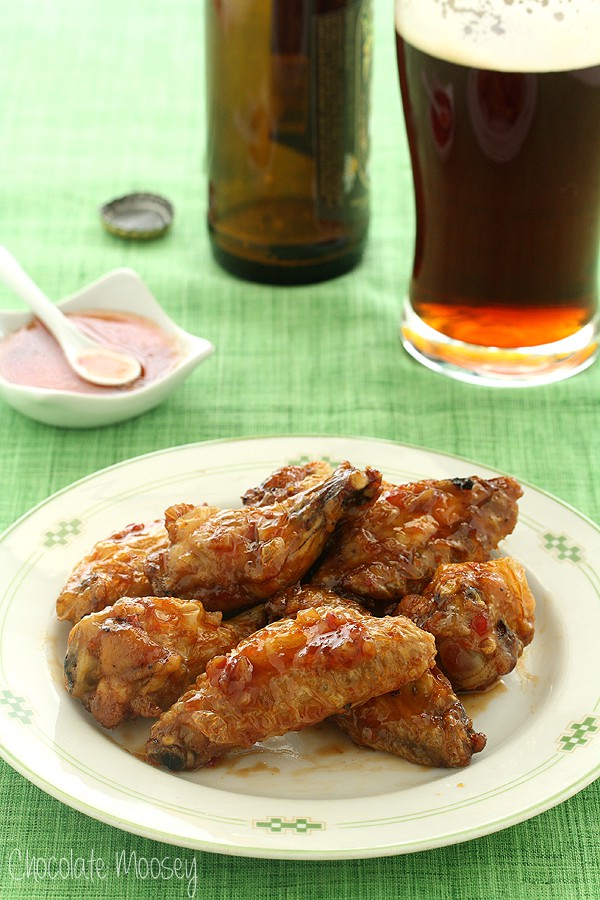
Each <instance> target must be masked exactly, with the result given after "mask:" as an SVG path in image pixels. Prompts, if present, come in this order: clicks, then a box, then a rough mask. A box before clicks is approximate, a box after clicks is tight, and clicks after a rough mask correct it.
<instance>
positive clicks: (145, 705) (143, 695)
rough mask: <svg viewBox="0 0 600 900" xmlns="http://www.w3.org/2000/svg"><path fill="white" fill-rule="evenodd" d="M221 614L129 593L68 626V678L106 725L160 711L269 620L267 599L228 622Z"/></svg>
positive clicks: (77, 694)
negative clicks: (211, 662)
mask: <svg viewBox="0 0 600 900" xmlns="http://www.w3.org/2000/svg"><path fill="white" fill-rule="evenodd" d="M221 618H222V617H221V614H220V613H214V612H213V613H211V612H206V611H205V610H204V608H203V607H202V605H201V604H199V603H194V602H191V601H185V600H177V599H175V598H173V597H144V598H130V597H124V598H122V599H121V600H118V601H117V602H116V603H115V604H114V605H113V606H112V607H108V608H106V609H104V610H102V611H101V612H97V613H91V614H90V615H88V616H86V617H85V618H83V619H81V621H80V622H79V623H78V624H77V625H75V626H74V627H73V628H72V629H71V633H70V635H69V641H68V646H67V655H66V658H65V666H64V672H65V686H66V688H67V690H68V692H69V693H70V694H71V695H72V696H73V697H76V698H77V699H79V700H81V702H82V703H83V705H84V706H85V707H86V709H88V710H89V711H90V712H91V714H92V715H93V716H94V718H95V719H96V720H97V721H98V722H100V724H101V725H104V726H105V727H106V728H114V727H115V726H116V725H118V724H119V723H120V722H122V721H124V720H125V719H131V718H134V717H135V716H158V715H160V713H161V712H162V711H163V710H165V709H168V708H169V706H171V704H172V703H174V702H175V700H177V698H178V697H179V696H180V695H181V694H182V693H183V691H184V690H185V689H186V688H188V687H189V685H190V684H192V682H193V681H194V680H195V679H196V678H197V677H198V675H199V674H200V673H201V672H203V671H204V669H205V668H206V664H207V663H208V661H209V660H210V659H212V658H213V656H217V655H221V654H223V653H227V652H228V651H229V650H231V649H232V648H233V647H235V645H236V644H237V643H238V642H239V641H240V640H241V639H242V638H244V637H247V636H248V635H249V634H252V632H253V631H256V630H257V629H258V628H261V627H262V626H263V625H264V624H265V613H264V609H263V608H262V607H256V608H255V609H251V610H248V611H246V612H245V613H243V614H242V615H240V616H238V618H237V619H230V620H229V621H228V622H222V621H221Z"/></svg>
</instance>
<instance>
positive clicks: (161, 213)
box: [100, 193, 174, 241]
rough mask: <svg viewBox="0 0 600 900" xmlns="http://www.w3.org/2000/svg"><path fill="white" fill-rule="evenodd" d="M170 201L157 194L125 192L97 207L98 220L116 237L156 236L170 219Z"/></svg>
mask: <svg viewBox="0 0 600 900" xmlns="http://www.w3.org/2000/svg"><path fill="white" fill-rule="evenodd" d="M173 212H174V210H173V204H172V203H170V201H169V200H167V199H166V198H165V197H161V196H160V195H159V194H141V193H137V194H127V195H126V196H125V197H117V198H116V199H115V200H111V201H110V202H109V203H105V204H104V206H102V207H101V208H100V216H101V218H102V223H103V225H104V227H105V228H106V230H107V231H109V232H110V233H111V234H116V235H117V236H118V237H122V238H128V239H130V240H138V241H144V240H149V239H150V238H155V237H159V235H161V234H164V233H165V231H166V230H167V229H168V228H169V226H170V225H171V222H172V221H173Z"/></svg>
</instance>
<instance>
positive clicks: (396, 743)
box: [333, 666, 486, 767]
mask: <svg viewBox="0 0 600 900" xmlns="http://www.w3.org/2000/svg"><path fill="white" fill-rule="evenodd" d="M333 721H334V722H336V724H337V725H339V727H340V728H341V729H342V730H343V731H345V732H346V733H347V734H349V735H350V737H351V738H352V740H353V741H354V742H355V743H356V744H360V745H361V746H363V747H371V748H372V749H373V750H383V751H385V752H386V753H392V754H394V755H395V756H401V757H402V758H403V759H406V760H408V761H409V762H412V763H417V764H418V765H424V766H442V767H458V766H467V765H468V764H469V763H470V761H471V757H472V756H473V754H474V753H479V752H480V751H481V750H483V748H484V747H485V744H486V737H485V735H483V734H480V733H479V732H476V731H474V730H473V723H472V721H471V719H470V718H469V717H468V716H467V714H466V712H465V710H464V709H463V706H462V704H461V702H460V700H459V699H458V697H457V696H456V694H455V693H454V691H453V690H452V686H451V685H450V682H449V681H448V679H447V678H445V676H444V675H443V674H442V673H441V672H440V670H439V669H438V668H437V666H435V667H434V668H433V669H429V670H428V671H426V672H424V673H423V675H421V677H420V678H418V679H417V680H416V681H411V682H409V683H408V684H404V685H402V686H401V687H400V688H398V689H397V690H395V691H392V692H391V693H389V694H384V695H383V696H381V697H374V698H373V699H372V700H367V702H366V703H363V704H361V705H360V706H355V707H353V709H351V710H349V711H348V712H345V713H343V714H341V715H338V716H334V718H333Z"/></svg>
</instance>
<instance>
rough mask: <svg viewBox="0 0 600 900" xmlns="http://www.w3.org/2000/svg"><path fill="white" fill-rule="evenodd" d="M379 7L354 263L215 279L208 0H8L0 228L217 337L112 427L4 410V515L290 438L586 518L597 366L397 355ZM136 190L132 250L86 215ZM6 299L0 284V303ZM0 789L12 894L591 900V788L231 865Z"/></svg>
mask: <svg viewBox="0 0 600 900" xmlns="http://www.w3.org/2000/svg"><path fill="white" fill-rule="evenodd" d="M206 2H208V0H206ZM374 5H375V8H376V9H375V70H374V80H375V84H374V91H373V109H372V167H371V175H372V224H371V230H370V239H369V245H368V250H367V252H366V255H365V258H364V260H363V263H362V264H361V265H360V266H359V267H358V268H357V269H356V270H355V271H353V272H352V273H350V274H349V275H346V276H344V277H341V278H338V279H335V280H333V281H330V282H327V283H323V284H318V285H313V286H309V287H297V288H289V289H288V288H275V287H265V286H257V285H252V284H249V283H244V282H241V281H239V280H236V279H234V278H232V277H229V276H228V275H226V274H225V273H224V272H223V271H222V270H220V269H219V268H218V267H217V265H216V264H215V263H214V262H213V260H212V258H211V255H210V251H209V245H208V238H207V234H206V228H205V214H206V183H205V170H204V156H205V149H204V139H205V129H204V102H203V64H204V63H203V50H202V46H203V45H202V17H203V0H199V2H198V0H178V2H177V3H168V2H166V0H143V2H142V0H127V2H122V0H102V2H101V3H100V2H97V0H18V2H17V0H5V2H4V3H3V4H2V6H1V9H0V28H1V32H2V52H1V53H0V97H1V100H0V116H1V120H0V121H1V135H2V137H1V140H0V198H1V199H0V241H2V242H3V243H5V244H6V245H8V246H9V248H10V249H11V250H12V252H13V253H14V254H15V255H16V256H17V258H18V259H20V260H21V261H22V263H23V265H24V266H25V268H26V269H28V271H29V272H30V273H31V274H32V276H33V277H34V278H35V279H36V280H37V281H38V283H39V284H40V285H42V286H43V287H44V288H45V290H46V291H47V293H48V294H49V295H50V296H51V297H54V298H57V299H58V298H59V297H63V296H67V295H69V294H70V293H72V292H74V291H75V290H77V289H78V288H80V287H81V286H83V285H84V284H86V283H87V282H90V281H92V280H94V279H95V278H97V277H99V276H100V275H102V274H103V273H105V272H107V271H109V270H110V269H113V268H116V267H119V266H131V267H132V268H134V269H136V270H137V271H138V272H139V273H140V274H141V276H142V277H143V278H144V280H145V281H146V282H147V284H148V285H149V287H150V289H151V290H152V292H153V293H154V294H155V295H156V297H157V298H158V299H159V300H160V302H161V303H162V304H163V305H164V307H165V309H166V310H167V312H168V313H169V314H170V315H171V316H172V317H173V318H174V319H175V320H176V321H177V322H178V323H179V324H180V325H181V326H183V327H184V328H187V329H189V330H190V331H193V332H196V333H198V334H201V335H203V336H205V337H207V338H208V339H210V340H211V341H212V342H213V343H214V344H215V347H216V352H215V354H214V355H213V356H212V357H211V358H210V359H209V360H208V361H207V362H206V363H204V364H203V365H202V366H201V367H200V368H199V369H198V370H197V371H196V372H195V373H194V375H193V376H192V377H191V378H190V379H189V380H188V381H187V382H186V383H185V384H184V385H183V387H182V388H181V389H180V390H179V391H178V392H177V393H176V394H174V395H173V396H172V397H171V398H170V399H169V400H168V401H167V402H165V403H164V404H163V405H161V406H160V407H158V408H156V409H155V410H153V411H151V412H149V413H147V414H146V415H144V416H142V417H140V418H137V419H133V420H130V421H127V422H124V423H122V424H119V425H115V426H112V427H107V428H102V429H90V430H85V431H84V430H79V431H77V430H75V431H67V430H61V429H58V428H51V427H46V426H43V425H40V424H37V423H36V422H34V421H31V420H29V419H26V418H23V417H22V416H20V415H19V414H18V413H16V412H14V411H13V410H11V409H9V408H8V407H6V406H4V405H2V406H1V407H0V472H1V473H2V475H1V478H2V490H1V491H0V527H1V528H5V527H8V526H9V525H10V524H11V523H12V522H14V521H15V520H16V519H17V518H18V517H19V516H20V515H21V514H23V513H24V512H26V511H27V510H28V509H30V508H31V507H32V506H34V505H35V504H36V503H38V502H40V501H42V500H43V499H45V498H46V497H48V496H49V495H50V494H51V493H53V492H54V491H57V490H59V489H61V488H63V487H64V486H65V485H68V484H69V483H71V482H73V481H74V480H76V479H78V478H81V477H84V476H86V475H88V474H90V473H92V472H95V471H96V470H98V469H100V468H102V467H105V466H108V465H111V464H113V463H116V462H119V461H121V460H124V459H127V458H129V457H133V456H136V455H138V454H142V453H147V452H150V451H153V450H158V449H162V448H167V447H171V446H175V445H178V444H183V443H189V442H194V441H203V440H213V439H220V438H231V437H238V436H245V435H257V434H263V435H271V434H306V433H312V434H324V435H353V436H370V437H374V438H385V439H391V440H396V441H400V442H403V443H410V444H415V445H419V446H423V447H427V448H430V449H432V450H441V451H447V452H450V453H453V454H458V455H461V456H465V457H467V458H468V459H471V460H476V461H478V462H480V463H481V464H483V465H487V466H490V467H493V468H497V469H499V470H501V471H505V472H510V473H511V474H513V475H515V476H516V477H517V478H519V479H522V480H524V481H526V482H528V483H530V484H534V485H536V486H537V487H540V488H542V489H543V490H545V491H548V492H550V493H552V494H554V495H556V496H558V497H560V498H561V499H562V500H563V501H566V502H567V503H569V504H571V505H573V506H575V507H576V508H578V509H579V510H580V511H581V512H583V513H585V514H586V515H587V516H589V517H590V518H592V519H594V520H595V521H600V451H599V449H598V435H599V433H600V365H595V366H593V367H592V368H591V369H589V370H588V371H587V372H585V373H583V374H582V375H579V376H577V377H576V378H574V379H572V380H569V381H567V382H564V383H562V384H557V385H554V386H548V387H544V388H536V389H527V390H504V389H489V388H481V387H479V388H475V387H472V386H468V385H465V384H460V383H458V382H455V381H451V380H449V379H444V378H441V377H439V376H437V375H435V374H433V373H431V372H429V371H427V370H426V369H424V368H422V367H420V366H418V365H417V364H416V363H415V362H414V361H413V360H411V359H410V358H409V357H408V356H407V355H406V354H405V352H404V351H403V350H402V348H401V345H400V341H399V338H398V324H399V316H400V308H401V302H402V297H403V292H404V288H405V285H406V283H407V279H408V276H409V272H410V266H411V257H412V247H413V239H414V210H413V198H412V187H411V175H410V164H409V158H408V152H407V147H406V138H405V131H404V125H403V121H402V113H401V105H400V98H399V90H398V84H397V73H396V62H395V46H394V30H393V9H392V7H393V4H392V2H391V0H377V2H376V3H375V4H374ZM135 190H142V191H153V192H158V193H164V194H165V195H167V196H168V197H169V198H170V199H171V200H172V202H173V203H174V206H175V219H174V224H173V228H172V230H171V231H170V232H169V233H168V234H167V236H166V237H164V238H162V239H160V240H157V241H154V242H151V243H147V244H136V243H127V242H124V241H122V240H119V239H118V238H115V237H113V236H111V235H109V234H107V233H105V232H104V231H103V229H102V227H101V225H100V221H99V217H98V207H99V206H100V205H101V204H102V203H104V202H105V201H107V200H109V199H111V198H113V197H117V196H120V195H122V194H125V193H128V192H130V191H135ZM14 305H15V302H14V300H13V298H12V297H11V296H10V295H9V293H8V291H5V290H4V289H2V290H1V291H0V306H1V307H2V308H10V307H14ZM599 550H600V548H599ZM569 602H570V601H569ZM573 615H577V611H576V607H575V606H574V608H573ZM582 627H585V623H582ZM0 797H1V798H2V799H1V804H2V815H1V817H0V896H1V897H2V898H5V900H21V898H24V897H28V898H38V897H39V898H46V897H48V898H52V900H63V898H64V900H67V898H68V900H72V898H73V897H79V896H81V897H83V896H85V897H86V898H89V900H93V898H105V897H106V898H108V897H114V896H119V897H122V898H123V900H126V898H145V897H147V898H155V897H159V896H160V897H162V898H165V900H170V898H180V897H186V896H196V897H199V898H200V897H201V898H206V900H221V898H222V900H232V898H233V900H243V898H246V897H247V898H252V900H254V898H258V897H262V898H271V897H272V898H278V900H279V898H281V900H284V898H286V900H287V898H289V900H292V898H294V900H304V898H306V900H315V898H321V900H339V898H369V900H384V898H385V900H389V898H392V897H407V898H415V900H421V898H422V900H459V898H460V900H480V898H485V900H495V898H512V900H525V898H531V900H570V898H572V900H595V898H598V897H600V826H599V824H598V823H599V822H600V783H599V782H597V783H595V784H592V785H590V786H589V787H587V788H586V789H585V790H583V791H582V792H581V793H579V794H578V795H577V796H575V797H573V798H572V799H570V800H568V801H567V802H565V803H563V804H562V805H560V806H559V807H557V808H555V809H551V810H549V811H548V812H546V813H544V814H542V815H540V816H538V817H536V818H535V819H532V820H530V821H527V822H523V823H522V824H520V825H517V826H514V827H511V828H509V829H506V830H505V831H502V832H500V833H497V834H493V835H489V836H487V837H482V838H480V839H477V840H472V841H470V842H468V843H466V844H462V845H458V846H451V847H447V848H443V849H438V850H431V851H426V852H421V853H417V854H412V855H406V856H399V857H389V858H380V859H364V860H350V861H340V862H321V863H317V862H306V861H305V862H303V861H275V860H268V859H261V860H258V859H239V858H235V857H230V856H220V855H217V854H206V853H201V852H193V851H191V850H185V849H179V848H173V847H168V846H167V845H165V844H160V843H156V842H153V841H150V840H146V839H143V838H140V837H136V836H134V835H130V834H128V833H126V832H122V831H120V830H118V829H114V828H112V827H110V826H108V825H103V824H101V823H99V822H96V821H95V820H94V819H92V818H89V817H87V816H86V815H84V814H83V813H80V812H77V811H75V810H73V809H71V808H70V807H68V806H66V805H64V804H62V803H60V802H59V801H58V800H55V799H53V798H51V797H49V796H47V795H46V794H45V793H43V792H42V791H40V790H39V789H38V788H37V787H35V786H33V785H32V784H30V783H29V782H28V781H26V780H25V779H24V778H23V777H21V776H20V775H18V774H17V773H16V772H14V771H13V770H12V769H11V768H10V767H9V766H8V765H7V764H5V763H4V762H0ZM123 850H125V851H126V852H127V853H129V852H130V851H135V853H136V854H137V855H138V857H140V858H142V857H143V858H145V859H151V858H155V857H156V858H163V857H164V856H165V855H169V854H170V855H171V856H178V857H180V858H181V859H183V860H185V861H186V862H187V863H188V867H189V870H190V876H189V878H184V879H174V878H173V879H170V880H162V881H160V882H157V881H154V880H152V879H151V878H148V879H144V878H143V877H140V876H136V875H135V874H134V873H130V874H129V875H127V876H124V875H122V876H120V877H118V876H117V875H116V874H115V871H114V860H115V857H116V855H117V854H119V853H121V852H122V851H123ZM17 851H18V853H20V854H25V853H26V852H27V851H28V852H29V853H30V854H31V855H32V856H37V857H48V856H50V855H52V854H58V855H65V854H69V853H70V852H71V851H73V852H74V853H75V855H76V856H82V857H88V858H89V855H90V853H91V852H93V853H94V854H95V856H96V857H97V858H102V859H104V860H105V861H106V869H107V871H108V876H107V878H106V879H100V878H98V879H95V880H89V879H83V878H82V879H76V878H74V877H69V878H66V879H64V880H63V879H60V878H57V879H55V880H50V879H48V878H40V879H38V880H35V878H33V877H28V878H24V877H21V876H22V875H23V872H22V870H21V869H19V868H18V867H16V865H15V864H16V862H18V860H19V859H20V858H21V857H19V856H18V853H17Z"/></svg>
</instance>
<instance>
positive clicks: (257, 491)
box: [242, 460, 333, 506]
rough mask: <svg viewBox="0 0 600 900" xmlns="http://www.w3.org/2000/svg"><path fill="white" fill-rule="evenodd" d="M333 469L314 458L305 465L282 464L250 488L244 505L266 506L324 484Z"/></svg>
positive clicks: (326, 463)
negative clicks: (256, 485)
mask: <svg viewBox="0 0 600 900" xmlns="http://www.w3.org/2000/svg"><path fill="white" fill-rule="evenodd" d="M332 471H333V469H332V468H331V466H330V465H329V463H328V462H325V461H324V460H313V461H312V462H308V463H305V464H304V465H297V466H282V468H280V469H277V470H276V471H275V472H273V473H272V474H271V475H269V476H268V478H266V479H265V480H264V481H263V482H262V483H261V484H259V485H258V487H254V488H249V489H248V490H247V491H246V493H245V494H244V496H243V497H242V502H243V504H244V506H266V505H268V504H271V503H280V502H281V501H282V500H286V499H287V498H288V497H293V496H294V494H299V493H300V492H301V491H306V490H308V489H309V488H312V487H316V485H318V484H322V482H323V481H326V480H327V478H329V477H330V475H331V473H332Z"/></svg>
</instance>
